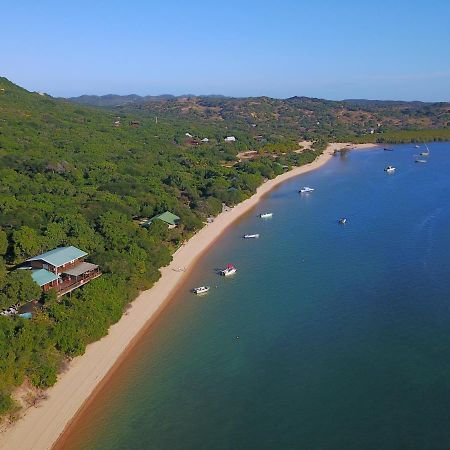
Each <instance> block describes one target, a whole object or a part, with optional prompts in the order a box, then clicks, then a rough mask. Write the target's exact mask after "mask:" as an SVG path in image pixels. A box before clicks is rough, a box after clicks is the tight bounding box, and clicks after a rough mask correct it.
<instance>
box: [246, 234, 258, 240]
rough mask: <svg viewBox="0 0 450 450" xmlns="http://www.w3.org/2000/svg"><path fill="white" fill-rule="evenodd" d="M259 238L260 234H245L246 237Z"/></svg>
mask: <svg viewBox="0 0 450 450" xmlns="http://www.w3.org/2000/svg"><path fill="white" fill-rule="evenodd" d="M258 238H259V234H258V233H256V234H244V239H258Z"/></svg>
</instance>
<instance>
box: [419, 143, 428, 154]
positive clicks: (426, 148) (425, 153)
mask: <svg viewBox="0 0 450 450" xmlns="http://www.w3.org/2000/svg"><path fill="white" fill-rule="evenodd" d="M425 147H426V149H427V151H426V152H422V153H421V154H420V156H429V155H430V149H429V148H428V146H427V145H425Z"/></svg>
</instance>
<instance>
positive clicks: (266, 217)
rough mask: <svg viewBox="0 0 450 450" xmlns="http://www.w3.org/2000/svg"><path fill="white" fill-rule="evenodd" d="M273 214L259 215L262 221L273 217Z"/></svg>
mask: <svg viewBox="0 0 450 450" xmlns="http://www.w3.org/2000/svg"><path fill="white" fill-rule="evenodd" d="M272 216H273V213H262V214H260V215H259V217H261V219H268V218H269V217H272Z"/></svg>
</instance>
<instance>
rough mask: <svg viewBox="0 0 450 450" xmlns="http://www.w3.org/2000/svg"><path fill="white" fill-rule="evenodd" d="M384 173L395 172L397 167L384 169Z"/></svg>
mask: <svg viewBox="0 0 450 450" xmlns="http://www.w3.org/2000/svg"><path fill="white" fill-rule="evenodd" d="M384 171H385V172H387V173H392V172H395V167H394V166H387V167H386V168H385V169H384Z"/></svg>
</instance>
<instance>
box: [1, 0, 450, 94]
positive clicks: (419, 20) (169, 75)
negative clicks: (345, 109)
mask: <svg viewBox="0 0 450 450" xmlns="http://www.w3.org/2000/svg"><path fill="white" fill-rule="evenodd" d="M1 15H2V19H1V22H2V24H1V27H0V39H1V41H0V42H2V49H1V53H0V74H1V75H3V76H6V77H8V78H9V79H11V80H12V81H14V82H16V83H18V84H20V85H22V86H24V87H25V88H27V89H29V90H36V91H44V92H48V93H49V94H51V95H55V96H72V95H80V94H107V93H117V94H128V93H137V94H141V95H144V94H151V95H156V94H162V93H171V94H186V93H193V94H211V93H215V94H224V95H233V96H257V95H268V96H272V97H290V96H293V95H307V96H314V97H322V98H329V99H343V98H372V99H405V100H415V99H417V100H428V101H450V0H433V1H417V0H410V1H406V0H405V1H403V0H398V1H394V0H392V1H387V0H379V1H371V2H368V1H364V0H359V1H357V0H336V1H331V0H328V1H327V0H322V1H319V0H314V1H313V0H310V1H303V0H298V1H294V0H278V1H275V0H273V1H264V0H260V1H251V0H250V1H246V0H241V1H235V0H221V1H214V0H210V1H203V0H190V1H188V0H186V1H171V0H165V1H161V0H148V1H144V0H141V1H137V0H136V1H133V0H127V1H125V0H121V1H115V0H110V1H103V0H90V1H84V0H78V1H73V0H72V1H71V0H64V1H62V0H60V1H46V0H42V1H28V0H21V1H17V0H15V1H10V0H6V1H3V2H2V7H1Z"/></svg>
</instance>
